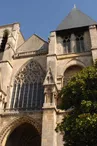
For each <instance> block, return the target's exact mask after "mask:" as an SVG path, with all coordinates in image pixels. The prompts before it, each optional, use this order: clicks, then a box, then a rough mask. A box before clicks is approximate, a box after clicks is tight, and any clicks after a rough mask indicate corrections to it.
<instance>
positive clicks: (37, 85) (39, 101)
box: [10, 60, 45, 110]
mask: <svg viewBox="0 0 97 146" xmlns="http://www.w3.org/2000/svg"><path fill="white" fill-rule="evenodd" d="M44 78H45V73H44V71H43V70H42V68H41V66H40V65H39V63H37V62H35V61H33V60H31V61H30V63H28V64H27V65H26V66H24V67H23V68H22V69H21V70H20V72H19V73H18V74H17V76H16V77H15V81H14V88H13V94H12V99H11V105H10V108H11V109H13V108H14V109H19V110H38V109H41V108H42V105H43V100H44V94H43V92H44V89H43V81H44Z"/></svg>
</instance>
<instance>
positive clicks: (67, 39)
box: [63, 36, 71, 54]
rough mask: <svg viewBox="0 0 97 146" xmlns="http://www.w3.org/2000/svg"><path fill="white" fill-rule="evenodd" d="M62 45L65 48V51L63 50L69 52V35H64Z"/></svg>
mask: <svg viewBox="0 0 97 146" xmlns="http://www.w3.org/2000/svg"><path fill="white" fill-rule="evenodd" d="M63 45H64V48H65V51H64V52H65V53H66V54H68V53H71V46H70V36H66V37H65V38H64V41H63Z"/></svg>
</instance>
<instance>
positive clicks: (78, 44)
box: [76, 34, 85, 53]
mask: <svg viewBox="0 0 97 146" xmlns="http://www.w3.org/2000/svg"><path fill="white" fill-rule="evenodd" d="M76 47H77V49H76V50H77V53H80V52H84V51H85V47H84V37H83V34H78V35H76Z"/></svg>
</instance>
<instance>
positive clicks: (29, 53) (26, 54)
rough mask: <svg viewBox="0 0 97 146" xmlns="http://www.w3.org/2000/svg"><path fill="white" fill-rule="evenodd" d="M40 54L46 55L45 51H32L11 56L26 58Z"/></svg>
mask: <svg viewBox="0 0 97 146" xmlns="http://www.w3.org/2000/svg"><path fill="white" fill-rule="evenodd" d="M41 55H47V53H37V52H34V51H30V52H22V53H16V54H15V55H14V56H13V59H18V58H26V57H33V56H41Z"/></svg>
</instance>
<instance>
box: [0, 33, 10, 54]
mask: <svg viewBox="0 0 97 146" xmlns="http://www.w3.org/2000/svg"><path fill="white" fill-rule="evenodd" d="M8 35H9V31H8V30H5V31H4V34H3V38H2V41H1V45H0V51H1V52H3V51H4V50H5V46H6V43H7V40H8Z"/></svg>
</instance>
